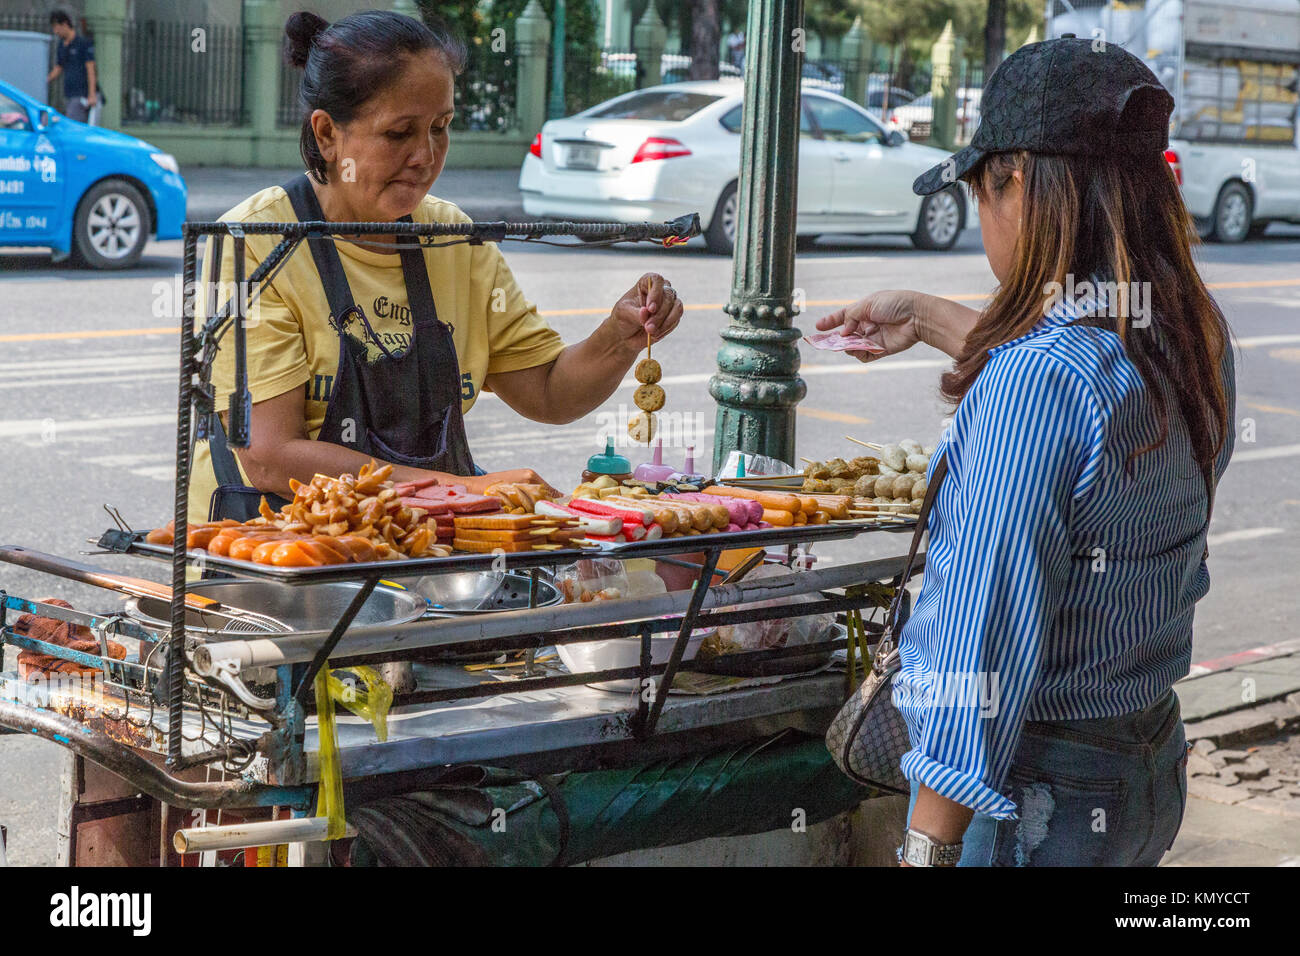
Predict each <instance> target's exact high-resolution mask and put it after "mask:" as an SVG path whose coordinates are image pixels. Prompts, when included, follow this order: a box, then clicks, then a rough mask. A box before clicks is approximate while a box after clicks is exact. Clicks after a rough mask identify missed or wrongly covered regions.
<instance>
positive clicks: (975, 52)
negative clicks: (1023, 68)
mask: <svg viewBox="0 0 1300 956" xmlns="http://www.w3.org/2000/svg"><path fill="white" fill-rule="evenodd" d="M842 5H843V6H844V7H846V8H847V9H848V10H849V11H851V13H852V14H853V15H854V16H861V17H862V23H863V26H864V27H865V28H866V30H867V33H868V34H869V35H870V37H871V39H872V40H874V41H875V42H876V43H884V44H888V45H894V44H902V45H904V46H906V47H907V49H908V52H909V54H910V55H911V56H912V57H914V58H916V59H928V58H929V53H930V46H931V45H933V43H934V41H935V40H937V39H938V38H939V34H940V33H941V32H942V31H943V27H944V24H945V23H947V22H948V21H949V20H951V21H952V26H953V31H954V32H955V33H956V34H957V36H958V37H961V38H962V39H963V40H965V41H966V56H967V58H968V59H970V60H972V61H975V62H978V61H980V60H982V59H983V58H984V22H985V18H986V17H987V14H988V0H906V2H900V0H843V3H842ZM1006 6H1007V40H1008V46H1009V47H1011V48H1012V49H1014V48H1015V47H1016V46H1017V45H1018V44H1020V43H1021V42H1023V41H1024V39H1025V37H1026V36H1027V35H1028V33H1029V31H1030V29H1031V28H1032V27H1033V26H1034V24H1036V23H1041V22H1042V17H1043V8H1042V4H1041V3H1039V2H1038V0H1006Z"/></svg>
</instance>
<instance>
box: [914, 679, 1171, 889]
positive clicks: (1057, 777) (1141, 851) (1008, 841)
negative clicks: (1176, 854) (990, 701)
mask: <svg viewBox="0 0 1300 956" xmlns="http://www.w3.org/2000/svg"><path fill="white" fill-rule="evenodd" d="M1187 751H1188V747H1187V740H1186V737H1185V736H1184V734H1183V722H1182V719H1181V715H1180V712H1179V709H1178V698H1177V696H1176V695H1175V694H1174V692H1173V691H1172V690H1170V691H1169V692H1168V693H1167V694H1166V695H1165V696H1164V697H1162V698H1161V699H1160V700H1158V701H1156V702H1155V703H1154V704H1152V705H1151V706H1150V707H1148V708H1146V709H1145V710H1140V711H1135V712H1134V713H1131V714H1123V715H1121V716H1119V717H1101V718H1096V719H1090V720H1052V721H1028V722H1026V723H1025V726H1024V730H1023V732H1022V734H1021V737H1020V744H1019V746H1018V748H1017V750H1016V755H1015V758H1014V759H1013V760H1012V763H1011V770H1010V771H1009V772H1008V774H1007V779H1006V782H1005V784H1004V786H1003V787H1002V793H1003V794H1004V795H1005V796H1007V797H1008V798H1009V799H1010V800H1012V801H1013V802H1014V803H1015V804H1016V808H1017V812H1018V814H1019V819H1018V820H995V819H993V818H992V817H990V816H987V815H985V814H982V813H977V814H975V816H974V818H973V819H972V820H971V823H970V826H969V827H968V828H967V830H966V835H965V837H964V838H963V840H962V843H963V846H962V854H961V861H960V862H959V863H958V864H957V865H958V866H1155V865H1156V864H1157V863H1159V862H1160V858H1161V857H1162V856H1164V855H1165V851H1167V850H1168V849H1169V848H1170V847H1171V846H1173V843H1174V838H1175V837H1176V836H1177V835H1178V829H1179V827H1181V826H1182V822H1183V811H1184V809H1185V808H1186V806H1187ZM918 789H919V786H918V784H917V783H916V782H915V781H914V782H913V783H912V800H911V803H910V804H909V805H908V809H907V815H908V819H909V821H910V820H911V816H912V808H913V807H914V806H915V805H916V795H917V793H918Z"/></svg>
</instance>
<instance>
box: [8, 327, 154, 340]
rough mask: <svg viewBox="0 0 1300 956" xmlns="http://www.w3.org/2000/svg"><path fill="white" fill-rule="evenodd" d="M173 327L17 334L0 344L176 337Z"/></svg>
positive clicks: (11, 335) (9, 336)
mask: <svg viewBox="0 0 1300 956" xmlns="http://www.w3.org/2000/svg"><path fill="white" fill-rule="evenodd" d="M179 333H180V329H178V328H177V327H176V326H174V325H168V326H163V327H162V328H154V329H86V330H85V331H82V332H19V333H14V334H10V335H0V342H61V341H66V340H67V339H116V338H125V337H126V336H130V335H178V334H179Z"/></svg>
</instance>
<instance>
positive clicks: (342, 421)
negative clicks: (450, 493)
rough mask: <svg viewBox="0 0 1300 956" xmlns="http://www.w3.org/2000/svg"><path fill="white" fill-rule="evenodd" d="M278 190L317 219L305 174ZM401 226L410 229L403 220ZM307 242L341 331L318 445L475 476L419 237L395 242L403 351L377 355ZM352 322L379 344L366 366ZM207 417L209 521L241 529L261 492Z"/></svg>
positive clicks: (457, 383) (338, 270)
mask: <svg viewBox="0 0 1300 956" xmlns="http://www.w3.org/2000/svg"><path fill="white" fill-rule="evenodd" d="M284 190H285V192H287V193H288V194H289V200H290V202H292V203H293V212H294V215H295V216H297V217H298V221H299V222H320V221H324V219H325V215H324V213H322V212H321V208H320V204H319V203H318V202H317V201H316V193H315V192H314V191H313V190H312V187H311V183H310V181H309V180H308V178H307V175H306V174H305V173H304V174H303V175H301V176H296V177H295V178H294V179H292V180H291V181H290V182H288V183H286V184H285V185H284ZM400 221H401V222H410V221H411V217H410V216H404V217H402V219H401V220H400ZM307 244H308V246H309V247H310V249H311V254H312V259H313V260H314V261H315V263H316V271H317V272H318V273H320V278H321V283H322V284H323V285H324V288H325V297H326V299H327V300H328V301H329V307H330V312H331V313H332V315H333V316H334V322H335V324H336V325H337V327H338V333H339V365H338V370H337V371H336V373H335V375H334V383H333V386H332V387H331V389H330V393H329V396H328V398H327V399H326V401H327V402H328V404H327V405H326V407H325V421H324V422H323V423H322V425H321V429H320V433H319V434H318V435H317V436H316V440H317V441H327V442H333V443H334V444H336V445H342V446H344V447H345V448H353V449H356V450H357V451H359V452H361V453H362V454H366V455H372V456H374V457H375V458H378V459H380V460H381V461H386V462H391V463H393V464H395V465H406V466H409V467H412V468H424V469H430V470H436V471H445V472H449V473H451V474H455V475H472V474H474V473H475V470H476V469H475V467H474V459H473V457H472V456H471V455H470V451H469V440H468V439H467V438H466V435H465V419H464V416H463V415H462V414H461V410H460V401H461V395H460V393H461V378H460V363H459V362H458V361H457V359H456V345H455V342H454V341H453V340H452V328H451V326H449V325H446V324H444V323H443V322H440V321H439V320H438V310H437V307H436V306H435V305H434V301H433V292H432V290H431V289H430V288H429V272H428V269H427V268H426V267H425V262H424V251H423V250H422V248H421V247H420V245H419V238H418V237H416V236H399V237H398V245H399V252H400V255H401V259H402V276H403V279H404V281H405V283H406V295H407V300H408V303H409V306H410V309H411V325H412V339H411V343H410V345H409V346H408V347H407V349H406V351H405V352H403V353H402V354H400V355H394V354H392V353H391V352H389V351H388V349H387V348H385V347H384V345H383V343H382V342H380V341H379V339H378V337H377V336H375V335H374V332H373V330H372V329H371V327H370V323H369V321H368V320H367V319H366V316H365V313H364V312H362V311H361V310H360V309H359V308H357V306H356V303H355V302H354V300H353V298H352V290H351V289H350V288H349V287H348V280H347V276H346V275H345V274H344V272H343V263H342V262H341V261H340V259H339V254H338V250H337V249H336V248H335V247H334V241H333V240H332V239H330V238H326V237H319V236H312V237H310V238H308V240H307ZM350 322H360V323H361V325H362V327H363V328H364V330H365V332H366V333H367V335H368V337H369V340H370V341H373V342H374V343H375V344H376V345H377V346H378V348H379V350H380V352H381V353H382V355H381V356H380V357H379V358H377V359H376V360H375V361H374V362H367V361H366V356H365V348H364V347H363V346H362V344H361V343H359V342H357V341H356V340H354V339H353V338H352V337H351V336H350V335H348V333H347V328H348V324H349V323H350ZM212 417H213V419H214V421H213V423H212V429H211V431H210V434H211V436H212V437H211V439H210V441H209V445H210V450H211V453H212V467H213V471H215V472H216V476H217V490H216V491H214V492H213V493H212V502H211V505H210V507H209V512H208V514H209V519H210V520H212V521H219V520H221V519H223V518H234V519H236V520H238V521H247V520H249V519H250V518H252V517H255V516H256V515H257V506H258V504H259V502H260V501H261V499H262V497H263V495H264V492H261V491H259V490H257V489H256V488H249V487H247V486H246V485H244V483H243V478H242V477H241V476H240V473H239V469H238V467H237V466H236V463H235V456H234V454H233V453H232V452H231V450H230V448H229V446H228V445H227V444H226V433H225V431H224V429H223V428H222V427H221V422H220V419H219V418H218V417H217V415H216V413H215V412H214V413H213V416H212ZM265 497H266V499H267V502H268V504H270V506H271V507H272V508H276V509H278V508H281V507H283V506H284V505H285V504H286V503H287V502H285V501H284V499H282V498H280V497H279V496H277V495H273V494H266V495H265Z"/></svg>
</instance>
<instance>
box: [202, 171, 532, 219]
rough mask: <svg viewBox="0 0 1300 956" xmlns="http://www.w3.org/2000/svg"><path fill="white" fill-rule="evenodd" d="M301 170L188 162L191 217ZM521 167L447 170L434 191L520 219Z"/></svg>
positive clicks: (209, 213)
mask: <svg viewBox="0 0 1300 956" xmlns="http://www.w3.org/2000/svg"><path fill="white" fill-rule="evenodd" d="M301 172H302V170H301V169H250V168H247V167H229V166H187V167H185V168H183V169H182V170H181V174H182V175H183V176H184V177H185V183H186V185H187V186H188V187H189V202H188V204H187V209H186V217H187V218H188V219H190V220H191V221H194V222H207V221H212V220H214V219H217V218H219V217H220V216H221V214H222V213H224V212H226V211H227V210H228V209H231V208H233V207H234V206H236V205H238V204H239V203H241V202H243V201H244V200H245V199H247V198H248V197H249V196H251V195H252V194H253V193H255V192H257V191H258V190H260V189H265V188H266V187H267V186H277V185H279V184H281V183H283V182H286V181H287V180H288V179H289V178H290V177H292V176H293V175H294V174H295V173H301ZM518 184H519V170H517V169H448V170H444V171H443V174H442V175H441V176H439V177H438V181H437V182H436V183H434V185H433V189H432V190H431V191H432V193H433V194H434V195H435V196H437V197H439V198H440V199H446V200H449V201H451V202H454V203H455V204H456V205H458V206H460V208H461V209H463V210H464V211H465V213H466V214H467V215H469V216H470V217H471V218H473V219H480V220H484V221H491V220H500V219H506V220H516V221H517V220H520V219H523V218H525V217H524V210H523V203H522V201H521V200H520V197H519V186H518Z"/></svg>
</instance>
